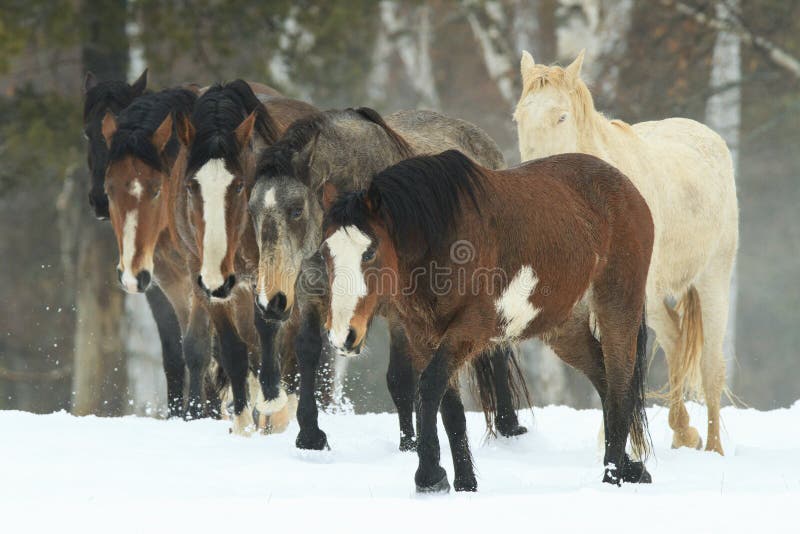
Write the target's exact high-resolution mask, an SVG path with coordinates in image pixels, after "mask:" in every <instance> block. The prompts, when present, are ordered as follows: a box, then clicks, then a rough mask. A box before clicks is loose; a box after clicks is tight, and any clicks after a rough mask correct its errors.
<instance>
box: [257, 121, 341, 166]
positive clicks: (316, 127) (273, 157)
mask: <svg viewBox="0 0 800 534" xmlns="http://www.w3.org/2000/svg"><path fill="white" fill-rule="evenodd" d="M329 122H330V119H329V118H328V116H327V114H326V113H313V114H311V115H309V116H307V117H303V118H302V119H298V120H296V121H294V122H293V123H292V124H291V126H289V128H288V129H287V130H286V131H285V132H284V134H283V137H281V138H280V139H279V140H278V141H277V142H276V143H274V144H273V145H271V146H269V147H267V148H266V149H264V150H263V151H262V152H261V155H260V156H259V158H258V166H257V167H256V179H263V178H268V177H271V176H294V166H293V165H292V158H293V157H294V155H295V154H296V153H297V152H299V151H300V150H302V149H303V147H305V146H306V145H307V144H308V143H310V142H311V141H312V140H313V139H314V137H316V135H317V134H318V133H319V132H320V130H322V127H323V126H324V125H326V124H328V123H329ZM298 178H301V179H304V178H305V177H302V176H298Z"/></svg>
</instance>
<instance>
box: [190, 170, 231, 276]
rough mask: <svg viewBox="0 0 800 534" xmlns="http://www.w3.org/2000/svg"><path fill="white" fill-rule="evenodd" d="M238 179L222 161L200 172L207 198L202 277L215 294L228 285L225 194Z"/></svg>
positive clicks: (201, 186)
mask: <svg viewBox="0 0 800 534" xmlns="http://www.w3.org/2000/svg"><path fill="white" fill-rule="evenodd" d="M233 178H234V176H233V175H232V174H231V173H230V172H228V169H226V168H225V162H224V161H223V160H222V159H219V158H218V159H212V160H209V161H208V163H206V164H205V165H203V167H202V168H201V169H200V170H199V171H198V172H197V176H195V180H197V183H199V184H200V194H201V195H203V220H204V221H205V226H206V229H205V233H204V234H203V258H202V262H203V264H202V267H201V268H200V276H202V277H203V283H204V284H205V286H206V287H207V288H208V289H210V290H211V291H214V290H215V289H217V288H219V287H221V286H222V285H223V284H224V283H225V279H224V278H223V276H222V259H223V258H224V257H225V251H226V250H227V248H228V236H227V233H226V232H225V193H226V192H227V190H228V186H229V185H230V183H231V182H232V181H233Z"/></svg>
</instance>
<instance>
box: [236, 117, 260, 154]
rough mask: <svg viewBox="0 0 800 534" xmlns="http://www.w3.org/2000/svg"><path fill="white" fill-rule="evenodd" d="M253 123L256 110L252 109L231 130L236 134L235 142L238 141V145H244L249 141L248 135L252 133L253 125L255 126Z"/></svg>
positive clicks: (254, 122)
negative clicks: (233, 129) (234, 128)
mask: <svg viewBox="0 0 800 534" xmlns="http://www.w3.org/2000/svg"><path fill="white" fill-rule="evenodd" d="M255 124H256V112H255V110H254V111H252V112H251V113H250V115H248V116H247V118H246V119H245V120H243V121H242V123H241V124H240V125H239V126H237V127H236V130H235V131H234V132H233V133H234V135H235V136H236V142H237V143H239V147H245V146H247V144H248V143H249V142H250V137H251V136H252V135H253V126H255Z"/></svg>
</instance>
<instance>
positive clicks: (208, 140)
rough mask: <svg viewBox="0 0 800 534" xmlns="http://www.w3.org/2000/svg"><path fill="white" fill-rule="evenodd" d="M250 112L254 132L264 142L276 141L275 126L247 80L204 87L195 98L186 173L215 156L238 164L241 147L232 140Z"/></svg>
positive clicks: (234, 139)
mask: <svg viewBox="0 0 800 534" xmlns="http://www.w3.org/2000/svg"><path fill="white" fill-rule="evenodd" d="M253 111H255V113H256V121H255V126H254V128H255V131H256V133H257V134H258V135H260V136H261V138H262V139H263V140H264V141H265V142H266V143H267V144H272V143H274V142H275V141H277V139H278V128H277V126H276V125H275V123H274V121H273V120H272V118H271V117H270V116H269V113H268V112H267V109H266V108H265V107H264V105H263V104H262V103H261V101H259V100H258V97H257V96H256V95H255V93H253V90H252V89H251V88H250V85H249V84H248V83H247V82H245V81H244V80H236V81H233V82H230V83H227V84H218V85H215V86H213V87H211V88H210V89H208V91H206V92H205V94H203V96H201V97H200V99H199V100H198V101H197V104H196V105H195V107H194V112H193V113H192V125H193V126H194V128H195V138H194V141H193V143H192V148H191V151H190V153H189V161H188V169H189V170H190V172H191V171H196V170H197V169H199V168H200V167H202V166H203V165H205V163H206V162H207V161H209V160H210V159H215V158H222V159H224V160H225V162H226V163H228V164H230V165H234V166H236V165H238V156H239V153H240V150H241V148H242V147H240V146H239V143H238V141H237V140H236V135H235V131H236V128H237V127H238V126H239V125H240V124H241V123H242V121H243V120H244V119H246V118H247V116H248V115H249V114H250V113H252V112H253Z"/></svg>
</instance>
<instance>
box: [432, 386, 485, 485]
mask: <svg viewBox="0 0 800 534" xmlns="http://www.w3.org/2000/svg"><path fill="white" fill-rule="evenodd" d="M439 409H440V411H441V414H442V423H444V429H445V431H446V432H447V439H448V441H450V452H451V454H452V456H453V469H454V471H455V479H453V487H455V489H456V491H478V481H477V480H476V479H475V470H474V469H473V467H472V453H471V452H470V450H469V440H468V439H467V418H466V416H465V415H464V405H463V404H462V403H461V394H460V393H459V391H458V384H455V383H452V382H451V383H450V385H448V387H447V390H446V391H445V393H444V397H443V398H442V404H441V407H440V408H439Z"/></svg>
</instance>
